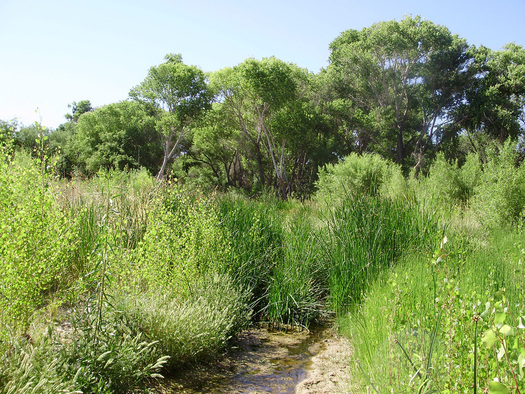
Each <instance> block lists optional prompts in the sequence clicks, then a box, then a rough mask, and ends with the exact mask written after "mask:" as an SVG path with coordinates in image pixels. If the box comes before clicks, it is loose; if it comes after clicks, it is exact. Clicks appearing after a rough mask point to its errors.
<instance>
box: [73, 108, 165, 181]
mask: <svg viewBox="0 0 525 394" xmlns="http://www.w3.org/2000/svg"><path fill="white" fill-rule="evenodd" d="M155 126H156V125H155V121H154V118H153V117H152V116H151V114H150V113H149V112H148V110H147V108H145V107H144V106H143V105H141V104H140V103H137V102H131V101H123V102H120V103H115V104H109V105H105V106H103V107H100V108H97V109H95V110H94V111H92V112H88V113H85V114H83V115H82V116H81V117H80V118H79V119H78V123H77V125H76V134H75V136H74V152H75V154H76V158H77V159H76V160H77V165H78V166H79V167H80V169H81V170H83V171H85V172H86V173H88V174H94V173H96V172H97V171H99V170H100V169H110V168H113V169H120V170H123V169H125V168H139V167H145V168H147V169H148V170H150V171H157V170H158V168H159V167H160V160H159V157H160V144H159V140H158V136H157V134H156V133H155V132H154V130H155Z"/></svg>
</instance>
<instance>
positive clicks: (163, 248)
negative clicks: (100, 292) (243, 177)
mask: <svg viewBox="0 0 525 394" xmlns="http://www.w3.org/2000/svg"><path fill="white" fill-rule="evenodd" d="M148 215H149V216H148V227H147V229H146V230H145V233H144V237H143V239H142V241H141V242H140V243H139V244H138V245H137V248H136V249H135V250H134V251H132V252H131V255H130V258H129V260H130V261H129V263H130V265H129V266H128V267H124V268H123V270H124V271H123V272H122V275H124V276H125V277H127V278H128V279H127V281H128V283H129V279H130V278H134V279H135V281H136V283H139V284H140V285H141V286H145V288H156V287H159V286H160V287H168V288H170V289H172V291H177V292H179V293H180V294H190V293H192V292H193V290H192V286H193V283H194V282H195V281H196V280H198V279H199V278H200V277H202V276H203V275H205V274H208V273H210V272H224V271H225V270H226V268H225V267H226V265H227V262H228V261H229V258H230V255H231V248H230V240H229V239H228V238H227V237H226V236H225V234H224V233H223V231H222V229H221V226H220V222H219V219H218V217H217V214H216V212H215V210H214V205H213V197H209V198H208V197H205V196H202V195H190V194H188V193H185V192H184V191H182V190H179V189H178V188H177V187H169V188H167V189H166V190H165V191H164V193H163V194H162V195H160V196H159V198H158V199H157V200H156V201H153V203H152V208H151V210H150V212H149V214H148Z"/></svg>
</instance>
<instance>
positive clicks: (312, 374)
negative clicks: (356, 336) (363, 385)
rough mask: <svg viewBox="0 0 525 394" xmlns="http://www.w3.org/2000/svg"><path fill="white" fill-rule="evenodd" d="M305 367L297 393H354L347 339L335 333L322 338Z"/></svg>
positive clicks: (350, 352)
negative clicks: (320, 344)
mask: <svg viewBox="0 0 525 394" xmlns="http://www.w3.org/2000/svg"><path fill="white" fill-rule="evenodd" d="M315 353H316V354H315V356H313V357H312V359H311V364H310V365H309V366H308V368H307V376H306V379H304V380H302V381H301V382H300V383H299V384H298V385H297V386H296V388H295V393H297V394H316V393H319V394H321V393H354V392H357V391H356V387H354V386H353V385H352V375H351V367H350V366H351V362H352V347H351V345H350V342H349V341H348V339H346V338H343V337H341V336H339V335H337V334H336V333H332V334H331V336H330V337H328V338H325V339H323V340H322V348H321V349H319V351H318V352H315Z"/></svg>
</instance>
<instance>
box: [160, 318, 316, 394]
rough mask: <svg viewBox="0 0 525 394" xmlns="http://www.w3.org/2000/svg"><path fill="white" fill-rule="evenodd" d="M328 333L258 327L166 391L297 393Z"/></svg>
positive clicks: (181, 376)
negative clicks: (211, 363) (222, 355)
mask: <svg viewBox="0 0 525 394" xmlns="http://www.w3.org/2000/svg"><path fill="white" fill-rule="evenodd" d="M325 331H326V330H325V329H324V328H315V329H312V330H310V331H306V330H304V331H300V332H297V331H295V330H291V331H282V330H272V329H268V328H257V329H252V330H249V331H246V332H243V333H241V334H240V335H239V336H238V338H237V339H236V340H235V341H234V343H233V346H232V349H231V350H230V351H229V352H228V354H227V355H225V356H224V357H223V358H222V359H220V360H219V361H217V362H215V363H214V364H213V365H208V366H204V367H203V366H201V367H198V368H194V369H191V370H187V371H183V372H181V373H179V374H178V375H177V376H172V377H170V378H169V379H166V380H165V382H164V383H163V385H162V386H163V389H162V392H164V393H189V394H195V393H293V392H294V391H295V387H296V385H297V384H298V383H299V382H300V381H301V380H303V379H305V378H306V374H307V369H308V366H309V364H310V362H311V361H310V360H311V358H312V357H313V356H314V355H315V354H317V353H318V352H319V351H321V350H322V349H323V347H324V343H323V338H324V336H325Z"/></svg>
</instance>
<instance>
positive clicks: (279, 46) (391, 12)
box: [0, 0, 525, 128]
mask: <svg viewBox="0 0 525 394" xmlns="http://www.w3.org/2000/svg"><path fill="white" fill-rule="evenodd" d="M0 15H1V18H0V119H2V120H11V119H13V118H17V119H18V120H19V121H20V122H22V123H23V124H26V125H28V124H31V123H33V122H34V121H37V120H40V119H41V120H42V123H43V124H44V125H45V126H47V127H51V128H54V127H57V126H58V125H59V124H60V123H63V122H65V118H64V114H66V113H67V112H68V111H69V109H68V108H67V105H68V104H69V103H72V102H73V101H80V100H90V101H91V103H92V104H93V105H94V106H102V105H104V104H109V103H112V102H117V101H121V100H125V99H126V98H127V96H128V92H129V90H130V89H131V88H132V87H133V86H135V85H137V84H139V83H140V82H141V81H142V80H143V79H144V78H145V76H146V74H147V72H148V69H149V67H151V66H154V65H157V64H159V63H161V62H162V61H163V58H164V55H165V54H167V53H170V52H172V53H181V54H182V57H183V60H184V62H185V63H187V64H193V65H197V66H199V67H200V68H201V69H202V70H204V71H216V70H219V69H221V68H223V67H231V66H235V65H236V64H238V63H240V62H242V61H244V60H245V59H247V58H249V57H255V58H257V59H260V58H262V57H267V56H276V57H277V58H279V59H282V60H284V61H287V62H292V63H295V64H297V65H298V66H300V67H304V68H307V69H309V70H310V71H313V72H316V73H317V72H318V71H319V70H320V69H321V68H323V67H326V66H327V65H328V56H329V50H328V46H329V44H330V42H332V41H333V40H334V39H335V38H336V37H337V36H338V35H339V34H340V33H341V32H342V31H345V30H347V29H357V30H359V29H362V28H363V27H367V26H370V25H372V24H373V23H376V22H380V21H385V20H392V19H396V20H400V19H402V18H403V16H404V15H412V16H416V15H421V16H422V17H423V18H425V19H427V20H430V21H432V22H434V23H436V24H439V25H445V26H447V27H448V28H449V29H450V31H451V32H452V33H453V34H458V35H459V36H461V37H463V38H465V39H466V40H467V41H468V43H469V44H473V45H476V46H479V45H485V46H487V47H489V48H492V49H500V48H501V47H502V46H503V45H505V44H506V43H509V42H515V43H517V44H519V45H522V46H525V24H524V22H523V21H524V16H525V0H501V1H493V0H491V1H487V0H477V1H474V0H467V1H461V0H455V1H450V0H441V1H439V0H436V1H428V0H418V1H413V0H398V1H396V0H359V1H354V0H346V1H343V0H323V1H315V2H314V1H308V0H304V1H295V0H293V1H287V0H265V1H257V2H254V1H249V0H221V1H211V0H186V1H167V0H164V1H163V0H147V1H139V0H128V1H124V0H87V1H77V0H46V1H43V0H0ZM37 109H38V113H37V112H36V111H37Z"/></svg>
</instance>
